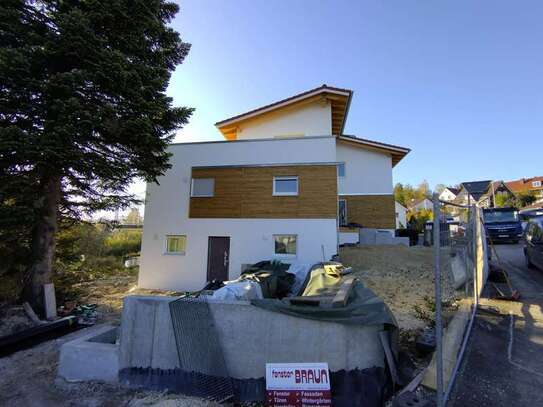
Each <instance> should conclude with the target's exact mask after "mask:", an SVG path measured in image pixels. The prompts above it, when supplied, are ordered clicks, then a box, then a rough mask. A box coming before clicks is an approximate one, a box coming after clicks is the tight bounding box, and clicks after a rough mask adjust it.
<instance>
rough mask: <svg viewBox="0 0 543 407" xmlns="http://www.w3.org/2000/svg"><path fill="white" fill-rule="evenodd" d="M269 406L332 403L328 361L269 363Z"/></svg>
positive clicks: (311, 406)
mask: <svg viewBox="0 0 543 407" xmlns="http://www.w3.org/2000/svg"><path fill="white" fill-rule="evenodd" d="M266 392H267V396H266V406H268V407H331V406H332V396H331V393H330V373H329V371H328V363H266Z"/></svg>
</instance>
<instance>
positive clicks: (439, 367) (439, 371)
mask: <svg viewBox="0 0 543 407" xmlns="http://www.w3.org/2000/svg"><path fill="white" fill-rule="evenodd" d="M433 201H434V224H433V232H434V262H435V266H434V269H435V275H434V279H435V301H436V392H437V407H442V406H443V322H442V315H441V263H440V257H441V256H440V255H441V253H440V251H441V249H440V246H441V234H440V221H441V219H440V218H441V216H440V215H441V205H440V203H439V198H438V195H437V194H436V193H434V196H433Z"/></svg>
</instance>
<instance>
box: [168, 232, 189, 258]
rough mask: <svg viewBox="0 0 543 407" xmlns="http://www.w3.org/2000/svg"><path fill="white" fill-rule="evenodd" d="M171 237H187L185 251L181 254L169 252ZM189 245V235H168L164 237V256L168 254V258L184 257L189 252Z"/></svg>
mask: <svg viewBox="0 0 543 407" xmlns="http://www.w3.org/2000/svg"><path fill="white" fill-rule="evenodd" d="M169 237H185V250H183V251H181V252H170V251H168V238H169ZM187 243H188V238H187V235H173V234H170V235H166V236H165V237H164V254H167V255H168V256H184V255H185V254H186V252H187Z"/></svg>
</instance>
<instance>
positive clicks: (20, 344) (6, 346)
mask: <svg viewBox="0 0 543 407" xmlns="http://www.w3.org/2000/svg"><path fill="white" fill-rule="evenodd" d="M80 328H81V327H79V326H78V324H77V317H75V316H69V317H65V318H62V319H59V320H57V321H53V322H47V323H45V324H41V325H37V326H33V327H31V328H28V329H24V330H22V331H19V332H16V333H14V334H11V335H6V336H2V337H0V357H3V356H7V355H10V354H12V353H14V352H17V351H19V350H22V349H28V348H30V347H32V346H34V345H37V344H39V343H41V342H44V341H47V340H50V339H55V338H58V337H60V336H63V335H66V334H67V333H70V332H73V331H76V330H77V329H80Z"/></svg>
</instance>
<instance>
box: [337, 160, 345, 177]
mask: <svg viewBox="0 0 543 407" xmlns="http://www.w3.org/2000/svg"><path fill="white" fill-rule="evenodd" d="M337 176H338V177H344V176H345V163H340V164H338V165H337Z"/></svg>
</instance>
